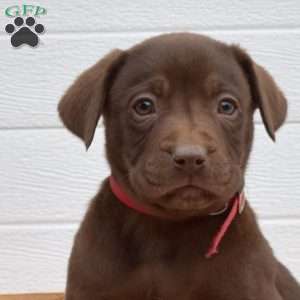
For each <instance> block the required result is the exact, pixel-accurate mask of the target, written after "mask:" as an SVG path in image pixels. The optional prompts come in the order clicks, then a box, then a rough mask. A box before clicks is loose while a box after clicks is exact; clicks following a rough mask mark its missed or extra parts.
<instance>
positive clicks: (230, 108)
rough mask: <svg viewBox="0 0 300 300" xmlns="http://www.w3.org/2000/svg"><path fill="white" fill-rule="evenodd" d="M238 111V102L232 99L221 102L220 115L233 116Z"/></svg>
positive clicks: (224, 99)
mask: <svg viewBox="0 0 300 300" xmlns="http://www.w3.org/2000/svg"><path fill="white" fill-rule="evenodd" d="M236 110H237V104H236V101H235V100H233V99H232V98H223V99H222V100H221V101H220V102H219V106H218V113H219V114H223V115H229V116H231V115H233V114H234V113H235V112H236Z"/></svg>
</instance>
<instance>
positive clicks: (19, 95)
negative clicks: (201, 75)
mask: <svg viewBox="0 0 300 300" xmlns="http://www.w3.org/2000/svg"><path fill="white" fill-rule="evenodd" d="M151 35H152V34H150V33H149V34H112V35H111V34H105V35H98V34H90V35H88V36H84V35H78V36H74V35H71V36H49V35H48V36H47V35H45V36H43V37H42V44H41V45H40V47H39V48H37V49H32V48H29V47H26V46H25V47H23V48H22V49H13V48H12V47H11V46H10V45H9V41H8V37H6V36H5V37H2V38H1V39H0V48H1V59H0V60H1V66H0V70H1V71H0V82H1V87H2V88H1V95H0V128H20V127H45V126H46V127H57V126H61V124H60V122H59V120H58V117H57V111H56V107H57V103H58V101H59V99H60V97H61V96H62V94H63V92H64V91H65V90H66V88H67V87H68V86H69V85H70V84H71V82H72V81H73V80H74V79H75V78H76V76H77V75H78V74H79V73H80V72H82V71H83V70H84V69H85V68H87V67H88V66H90V65H92V64H93V63H95V62H96V61H97V60H98V59H99V58H100V57H102V56H103V55H104V53H106V52H108V51H109V50H111V49H112V48H115V47H119V48H122V49H126V48H128V47H130V46H131V45H133V44H134V43H136V42H139V41H141V40H143V39H144V38H146V37H149V36H151ZM210 35H211V36H213V37H215V38H218V39H220V40H223V41H226V42H234V43H240V44H241V45H242V46H243V47H244V48H246V49H248V50H249V52H250V53H251V54H252V55H253V57H254V58H255V59H256V60H257V61H258V62H259V63H261V64H262V65H264V66H265V67H266V68H267V69H269V71H270V72H271V73H272V74H273V75H274V77H275V79H276V80H277V81H278V84H279V85H280V86H281V87H282V89H283V91H284V92H285V93H286V95H287V97H288V99H289V104H290V107H289V116H288V119H289V121H292V122H296V121H300V102H299V101H298V99H299V98H300V90H299V89H298V86H299V85H300V77H299V74H300V31H297V30H296V31H292V32H288V33H286V32H211V33H210Z"/></svg>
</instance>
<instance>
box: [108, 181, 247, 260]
mask: <svg viewBox="0 0 300 300" xmlns="http://www.w3.org/2000/svg"><path fill="white" fill-rule="evenodd" d="M109 183H110V187H111V190H112V192H113V193H114V195H115V196H116V197H117V199H118V200H119V201H120V202H122V203H123V204H125V205H126V206H128V207H130V208H131V209H134V210H136V211H138V212H140V213H142V214H146V215H153V213H151V212H150V211H149V210H148V209H147V207H145V206H144V205H142V204H141V203H140V202H137V201H135V200H133V199H132V198H130V197H129V196H128V195H127V194H126V193H125V192H124V191H123V190H122V188H121V187H120V185H119V184H118V183H117V181H116V180H115V179H114V177H112V176H110V177H109ZM245 203H246V198H245V196H244V193H243V192H242V193H239V194H237V195H236V196H235V197H233V198H232V199H231V200H230V201H229V205H228V206H227V207H226V208H229V207H230V206H231V208H230V212H229V213H228V215H227V217H226V219H225V221H224V223H223V224H222V226H221V227H220V229H219V230H218V232H217V233H216V235H215V236H214V238H213V240H212V242H211V245H210V247H209V249H208V251H207V253H206V254H205V257H206V258H211V257H212V256H214V255H215V254H217V253H218V248H219V245H220V244H221V242H222V240H223V238H224V236H225V234H226V232H227V230H228V228H229V227H230V225H231V224H232V222H233V221H234V219H235V218H236V217H237V215H238V214H241V213H242V212H243V210H244V207H245ZM226 210H227V209H225V210H222V211H220V212H217V213H213V214H211V215H212V216H213V215H219V214H221V213H223V212H225V211H226Z"/></svg>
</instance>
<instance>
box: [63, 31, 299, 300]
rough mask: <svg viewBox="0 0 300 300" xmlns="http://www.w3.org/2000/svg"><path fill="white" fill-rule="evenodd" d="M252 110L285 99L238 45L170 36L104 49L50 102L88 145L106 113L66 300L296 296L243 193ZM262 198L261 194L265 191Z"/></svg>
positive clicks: (273, 110)
mask: <svg viewBox="0 0 300 300" xmlns="http://www.w3.org/2000/svg"><path fill="white" fill-rule="evenodd" d="M256 109H258V110H259V111H260V113H261V116H262V119H263V123H264V125H265V128H266V130H267V132H268V134H269V136H270V137H271V138H272V139H273V140H275V132H276V130H277V129H278V128H279V127H280V126H281V125H282V123H283V122H284V120H285V117H286V111H287V103H286V99H285V97H284V95H283V93H282V92H281V91H280V89H279V88H278V86H277V85H276V83H275V82H274V80H273V79H272V77H271V76H270V74H269V73H268V72H267V71H266V70H265V69H264V68H263V67H261V66H259V65H258V64H256V63H255V62H254V61H253V60H252V59H251V58H250V57H249V56H248V54H247V53H245V51H243V50H242V49H240V48H239V47H237V46H235V45H226V44H224V43H221V42H218V41H215V40H213V39H210V38H208V37H205V36H201V35H198V34H192V33H173V34H165V35H161V36H157V37H154V38H150V39H148V40H146V41H144V42H142V43H140V44H138V45H136V46H134V47H132V48H130V49H129V50H126V51H122V50H113V51H112V52H110V53H109V54H108V55H106V56H105V57H104V58H103V59H101V60H100V61H99V62H98V63H96V64H95V65H94V66H92V67H91V68H90V69H88V70H87V71H85V72H84V73H83V74H82V75H80V76H79V78H78V79H77V80H76V81H75V83H74V84H73V85H72V86H71V87H70V88H69V90H68V91H67V92H66V94H65V95H64V96H63V98H62V100H61V102H60V104H59V113H60V117H61V119H62V120H63V122H64V124H65V125H66V127H67V128H68V129H69V130H70V131H71V132H73V133H74V134H75V135H77V136H78V137H80V138H81V139H82V140H83V141H84V142H85V144H86V147H89V146H90V144H91V142H92V140H93V137H94V133H95V129H96V126H97V123H98V120H99V118H100V116H101V115H102V116H103V118H104V124H105V133H106V153H107V159H108V161H109V164H110V167H111V176H110V177H109V178H108V179H106V180H105V181H104V182H103V183H102V186H101V189H100V191H99V192H98V193H97V195H96V196H95V197H94V199H93V200H92V202H91V205H90V207H89V210H88V212H87V214H86V216H85V218H84V220H83V222H82V224H81V227H80V229H79V231H78V233H77V235H76V238H75V243H74V247H73V251H72V255H71V258H70V263H69V271H68V281H67V289H66V300H102V299H103V300H104V299H105V300H112V299H117V300H125V299H127V300H134V299H136V300H137V299H138V300H141V299H149V300H151V299H152V300H155V299H156V300H158V299H161V300H175V299H180V300H200V299H202V300H299V299H300V287H299V285H298V283H297V282H296V280H295V279H294V278H293V277H292V275H291V274H290V273H289V271H288V270H287V269H286V268H285V267H284V266H283V265H282V264H281V263H280V262H278V260H277V259H276V258H275V257H274V255H273V252H272V249H271V248H270V246H269V244H268V242H267V241H266V240H265V238H264V237H263V235H262V233H261V231H260V229H259V227H258V224H257V222H256V218H255V215H254V213H253V211H252V209H251V207H250V205H249V203H248V202H246V203H245V201H244V198H243V192H242V191H243V187H244V175H245V170H246V167H247V161H248V157H249V153H250V151H251V145H252V140H253V130H254V126H253V114H254V112H255V111H256ZM262 201H263V199H262Z"/></svg>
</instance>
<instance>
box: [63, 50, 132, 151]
mask: <svg viewBox="0 0 300 300" xmlns="http://www.w3.org/2000/svg"><path fill="white" fill-rule="evenodd" d="M125 53H126V52H125V51H122V50H118V49H115V50H113V51H111V52H110V53H108V54H107V55H106V56H105V57H104V58H102V59H101V60H100V61H98V62H97V63H96V64H95V65H94V66H92V67H91V68H89V69H88V70H86V71H85V72H83V73H82V74H81V75H80V76H79V77H78V78H77V79H76V81H75V82H74V83H73V84H72V85H71V87H70V88H69V89H68V90H67V91H66V93H65V95H64V96H63V97H62V99H61V101H60V103H59V105H58V111H59V115H60V118H61V119H62V121H63V123H64V124H65V126H66V127H67V128H68V129H69V130H70V131H71V132H72V133H74V134H75V135H77V136H78V137H80V138H81V139H82V140H83V141H84V142H85V145H86V148H87V149H88V148H89V146H90V144H91V143H92V140H93V137H94V134H95V130H96V127H97V123H98V120H99V118H100V116H101V114H102V111H103V107H104V103H105V101H106V99H107V96H108V93H109V89H110V87H111V85H112V81H113V79H114V76H115V75H116V73H117V72H118V70H119V69H120V67H121V65H122V63H123V62H124V60H125Z"/></svg>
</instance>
